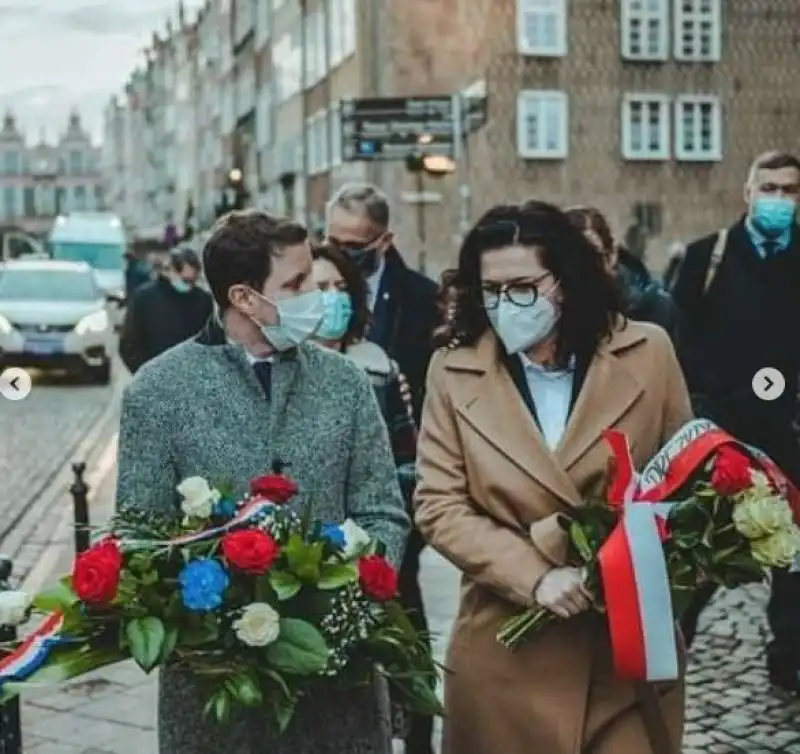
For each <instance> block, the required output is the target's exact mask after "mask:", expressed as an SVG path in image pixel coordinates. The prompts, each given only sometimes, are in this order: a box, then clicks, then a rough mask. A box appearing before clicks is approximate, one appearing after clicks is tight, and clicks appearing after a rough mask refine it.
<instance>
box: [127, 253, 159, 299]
mask: <svg viewBox="0 0 800 754" xmlns="http://www.w3.org/2000/svg"><path fill="white" fill-rule="evenodd" d="M152 279H153V269H152V267H150V265H149V264H148V263H147V262H146V261H145V260H144V259H141V258H140V257H139V256H138V255H137V254H136V253H135V252H133V251H126V252H125V300H126V301H130V300H131V298H132V297H133V294H134V293H136V291H137V290H138V289H139V288H140V287H141V286H143V285H145V284H146V283H149V282H150V281H151V280H152Z"/></svg>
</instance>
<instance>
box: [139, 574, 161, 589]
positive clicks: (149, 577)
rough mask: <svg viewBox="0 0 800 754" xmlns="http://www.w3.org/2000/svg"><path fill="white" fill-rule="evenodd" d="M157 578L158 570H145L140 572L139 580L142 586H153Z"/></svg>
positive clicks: (158, 577)
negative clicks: (140, 577)
mask: <svg viewBox="0 0 800 754" xmlns="http://www.w3.org/2000/svg"><path fill="white" fill-rule="evenodd" d="M159 579H160V576H159V575H158V571H146V572H145V573H143V574H142V579H141V581H142V585H143V586H155V585H156V584H157V583H158V581H159Z"/></svg>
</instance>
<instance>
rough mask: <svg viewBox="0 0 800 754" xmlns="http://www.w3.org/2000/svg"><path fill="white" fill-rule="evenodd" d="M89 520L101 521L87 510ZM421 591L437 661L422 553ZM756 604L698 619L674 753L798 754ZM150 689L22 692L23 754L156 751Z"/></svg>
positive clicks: (446, 569) (441, 567)
mask: <svg viewBox="0 0 800 754" xmlns="http://www.w3.org/2000/svg"><path fill="white" fill-rule="evenodd" d="M112 485H113V479H112V478H111V477H109V479H108V480H107V483H106V484H105V485H104V486H103V488H102V489H98V498H97V503H98V504H99V503H100V502H101V501H103V500H106V501H110V500H111V496H112V495H113V486H112ZM108 507H109V504H108V503H106V504H105V508H106V510H107V509H108ZM93 514H94V515H95V516H97V518H98V520H99V518H100V517H101V514H100V513H99V511H98V510H97V509H93ZM70 559H71V554H70V552H69V551H68V549H67V550H66V551H65V552H64V555H63V557H62V559H61V562H60V563H59V566H58V567H57V569H56V570H57V571H58V572H61V571H64V570H66V569H67V568H68V567H69V562H70ZM423 591H424V594H425V601H426V604H427V607H428V614H429V616H430V620H431V630H432V632H433V633H434V635H435V638H436V641H435V645H434V646H435V651H436V654H437V655H438V656H439V658H440V659H441V658H442V657H443V654H444V651H445V647H446V644H447V638H448V634H449V630H450V624H451V621H452V618H453V615H454V612H455V608H456V603H457V597H458V577H457V574H456V572H455V570H454V569H453V568H452V567H451V566H449V565H448V564H447V563H445V562H444V561H443V560H442V559H441V558H440V557H438V556H437V555H436V554H435V553H432V552H430V551H426V552H425V554H424V555H423ZM766 597H767V590H766V588H765V587H763V586H752V587H748V588H746V589H740V590H737V591H735V592H728V593H722V594H720V595H719V596H718V597H717V598H716V600H715V601H714V602H713V603H712V604H711V606H710V607H709V608H708V610H707V611H706V613H705V614H704V616H703V620H702V621H701V627H700V628H701V630H700V635H699V636H698V638H697V641H696V644H695V647H694V649H693V657H692V661H691V664H690V670H689V694H688V710H687V718H688V723H687V729H686V736H685V738H684V749H683V752H684V754H768V753H771V754H775V753H776V752H777V753H779V754H800V725H798V719H800V701H793V700H791V699H788V698H787V697H785V696H782V695H780V694H778V693H776V692H773V691H771V690H770V689H769V687H768V685H767V679H766V673H765V671H764V660H763V655H764V645H765V642H766V639H767V630H766V623H765V618H764V606H765V604H766ZM155 691H156V679H155V677H150V678H148V677H145V676H144V675H143V674H142V673H141V672H140V671H139V670H138V668H136V667H135V666H133V665H132V664H129V663H128V664H125V665H120V666H116V667H114V668H112V669H109V670H106V671H101V672H98V673H95V674H93V675H92V676H87V677H86V678H84V679H80V680H78V681H76V682H74V683H72V684H70V685H68V686H66V687H63V688H61V689H58V690H50V691H45V692H40V693H37V694H36V695H31V696H29V697H28V698H27V699H26V700H25V702H24V703H23V724H24V737H23V740H24V745H25V754H156V752H157V739H156V733H155V703H156V696H155ZM396 754H402V746H399V747H398V749H397V753H396ZM642 754H645V753H644V752H643V753H642Z"/></svg>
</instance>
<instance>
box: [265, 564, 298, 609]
mask: <svg viewBox="0 0 800 754" xmlns="http://www.w3.org/2000/svg"><path fill="white" fill-rule="evenodd" d="M269 584H270V586H271V587H272V588H273V590H274V591H275V594H276V595H277V597H278V599H279V600H280V601H281V602H284V601H286V600H290V599H291V598H292V597H294V596H295V595H296V594H297V593H298V592H299V591H300V588H301V587H302V586H303V585H302V583H300V579H298V578H297V576H295V575H294V574H293V573H288V572H287V571H270V572H269Z"/></svg>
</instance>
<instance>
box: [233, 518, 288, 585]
mask: <svg viewBox="0 0 800 754" xmlns="http://www.w3.org/2000/svg"><path fill="white" fill-rule="evenodd" d="M222 554H223V555H224V556H225V560H227V561H228V563H229V564H230V565H232V566H233V567H234V568H238V569H239V570H240V571H244V572H245V573H255V574H261V573H266V572H267V571H268V570H269V569H270V567H271V566H272V564H273V563H274V562H275V560H276V559H277V557H278V555H279V554H280V547H279V546H278V543H277V542H276V541H275V538H274V537H272V536H270V535H269V534H267V533H266V532H263V531H261V530H259V529H242V530H241V531H234V532H230V533H229V534H226V535H225V536H224V537H223V538H222Z"/></svg>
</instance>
